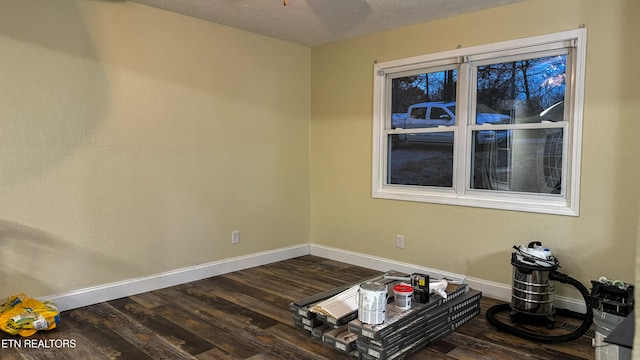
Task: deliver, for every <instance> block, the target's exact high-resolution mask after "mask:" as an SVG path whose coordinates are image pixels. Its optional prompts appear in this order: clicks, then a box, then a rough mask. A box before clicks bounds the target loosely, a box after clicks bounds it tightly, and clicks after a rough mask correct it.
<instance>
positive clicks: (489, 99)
mask: <svg viewBox="0 0 640 360" xmlns="http://www.w3.org/2000/svg"><path fill="white" fill-rule="evenodd" d="M566 65H567V56H566V55H558V56H550V57H540V58H534V59H526V60H518V61H509V62H503V63H497V64H489V65H482V66H478V82H477V96H476V114H477V115H476V122H477V123H479V124H480V123H485V122H500V123H505V122H506V123H511V124H522V123H539V122H541V121H543V120H547V121H562V120H563V118H564V114H563V111H562V110H564V108H563V107H562V108H555V110H554V111H548V112H547V117H546V118H543V117H542V116H541V113H543V111H544V110H545V109H549V108H552V107H553V106H554V105H556V104H558V103H563V102H564V100H565V77H566V68H567V66H566ZM558 110H561V111H558ZM489 114H492V115H491V116H490V115H489Z"/></svg>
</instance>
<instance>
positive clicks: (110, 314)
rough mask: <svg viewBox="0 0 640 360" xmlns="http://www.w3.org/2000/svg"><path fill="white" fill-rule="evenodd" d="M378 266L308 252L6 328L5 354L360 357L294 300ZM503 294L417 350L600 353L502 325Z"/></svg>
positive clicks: (467, 354) (495, 354)
mask: <svg viewBox="0 0 640 360" xmlns="http://www.w3.org/2000/svg"><path fill="white" fill-rule="evenodd" d="M390 270H392V269H390ZM378 273H379V272H377V271H374V270H370V269H365V268H361V267H357V266H353V265H350V264H345V263H341V262H336V261H332V260H327V259H322V258H319V257H315V256H303V257H299V258H295V259H290V260H286V261H281V262H277V263H273V264H269V265H264V266H259V267H255V268H252V269H247V270H242V271H237V272H233V273H229V274H226V275H221V276H216V277H212V278H208V279H205V280H200V281H195V282H192V283H188V284H184V285H180V286H175V287H171V288H167V289H162V290H157V291H153V292H149V293H144V294H141V295H136V296H131V297H127V298H122V299H118V300H113V301H109V302H107V303H101V304H97V305H93V306H87V307H84V308H79V309H75V310H70V311H66V312H63V313H62V314H61V322H60V324H59V327H58V328H57V329H54V330H51V331H44V332H38V333H37V334H35V335H33V336H32V337H29V338H26V339H22V338H20V337H12V336H9V335H7V334H3V335H2V336H1V337H2V340H1V343H0V345H1V347H0V358H1V359H38V360H40V359H135V360H141V359H154V360H155V359H220V360H226V359H251V360H262V359H296V360H297V359H309V360H311V359H329V360H340V359H355V357H352V356H349V355H347V354H342V353H340V352H338V351H337V350H334V349H332V348H329V347H328V346H326V345H325V344H323V343H321V342H320V341H317V340H313V339H311V338H310V336H309V333H308V332H306V331H304V330H301V329H297V328H295V327H294V326H293V320H292V316H291V313H290V310H289V308H288V304H289V303H291V302H292V301H295V300H299V299H303V298H305V297H308V296H311V295H314V294H317V293H320V292H323V291H326V290H329V289H332V288H334V287H336V286H339V285H344V284H349V283H354V282H356V281H358V280H360V279H363V278H366V277H370V276H373V275H376V274H378ZM498 303H500V302H499V301H496V300H493V299H490V298H486V297H484V298H483V299H482V302H481V306H482V313H481V315H480V316H477V317H476V318H474V319H473V320H471V321H470V322H468V323H466V324H464V325H463V326H462V327H460V328H459V329H458V330H456V332H455V333H453V334H450V335H448V336H446V337H445V338H443V339H442V340H439V341H437V342H435V343H433V344H431V345H430V346H429V347H427V348H426V349H424V350H423V351H421V352H419V353H417V354H415V355H414V356H412V357H411V359H415V360H423V359H474V360H477V359H491V360H497V359H532V360H543V359H544V360H549V359H568V360H571V359H594V358H595V351H594V349H593V347H592V346H591V338H592V337H593V333H592V332H591V333H587V334H585V335H583V336H582V337H581V338H580V339H578V340H575V341H573V342H570V343H562V344H553V345H545V344H539V343H534V342H531V341H528V340H524V339H521V338H517V337H514V336H511V335H509V334H507V333H504V332H501V331H497V330H496V329H495V328H493V327H492V326H491V325H490V324H488V322H487V320H486V319H485V316H484V313H485V311H486V309H488V308H489V307H491V306H493V305H495V304H498ZM505 316H506V315H505ZM572 321H573V319H567V320H566V322H565V320H563V319H558V320H556V329H554V331H555V332H562V331H565V332H568V330H564V329H563V327H566V328H567V329H571V328H572V326H575V322H572ZM557 324H562V325H561V326H559V325H557ZM564 325H567V326H564ZM544 331H547V330H546V329H544Z"/></svg>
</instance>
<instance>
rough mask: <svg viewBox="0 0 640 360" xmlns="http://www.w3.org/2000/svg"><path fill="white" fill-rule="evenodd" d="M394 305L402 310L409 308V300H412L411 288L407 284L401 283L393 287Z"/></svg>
mask: <svg viewBox="0 0 640 360" xmlns="http://www.w3.org/2000/svg"><path fill="white" fill-rule="evenodd" d="M393 295H394V296H393V299H394V304H395V305H396V306H397V307H398V308H400V309H403V310H406V309H410V308H411V299H412V298H413V287H411V285H409V284H405V283H401V284H397V285H395V286H394V287H393Z"/></svg>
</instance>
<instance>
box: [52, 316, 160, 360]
mask: <svg viewBox="0 0 640 360" xmlns="http://www.w3.org/2000/svg"><path fill="white" fill-rule="evenodd" d="M94 311H96V308H95V305H93V306H87V307H82V308H79V309H74V310H71V311H65V312H63V313H61V314H60V318H61V319H60V326H59V328H58V330H62V329H65V333H67V332H70V331H71V332H74V331H75V332H80V333H82V334H83V336H84V337H85V338H87V339H88V340H90V341H91V342H92V343H93V344H96V346H95V347H94V348H93V349H94V352H95V353H96V354H104V355H105V356H106V357H107V358H109V359H118V360H137V359H140V360H152V358H151V357H150V356H149V355H147V354H145V353H144V352H142V351H141V350H140V349H138V348H136V347H135V346H133V344H131V343H130V342H128V341H127V340H126V339H124V338H123V337H122V336H120V335H118V334H117V333H115V332H113V331H111V329H109V328H108V327H106V326H104V325H103V324H102V321H101V319H100V317H98V316H96V315H94Z"/></svg>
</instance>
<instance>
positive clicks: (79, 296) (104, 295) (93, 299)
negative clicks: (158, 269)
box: [42, 244, 309, 311]
mask: <svg viewBox="0 0 640 360" xmlns="http://www.w3.org/2000/svg"><path fill="white" fill-rule="evenodd" d="M308 254H309V245H308V244H304V245H297V246H290V247H286V248H281V249H276V250H272V251H265V252H260V253H255V254H250V255H246V256H239V257H234V258H230V259H224V260H220V261H214V262H210V263H206V264H200V265H195V266H190V267H187V268H182V269H177V270H172V271H167V272H163V273H159V274H153V275H150V276H144V277H140V278H135V279H129V280H124V281H118V282H114V283H110V284H105V285H99V286H93V287H89V288H85V289H80V290H75V291H72V292H68V293H65V294H58V295H52V296H47V297H44V298H43V299H42V300H47V301H52V302H53V303H55V304H56V305H57V306H58V310H60V311H66V310H71V309H76V308H79V307H83V306H87V305H93V304H97V303H100V302H104V301H110V300H114V299H119V298H122V297H126V296H131V295H136V294H140V293H143V292H148V291H154V290H158V289H162V288H166V287H170V286H175V285H180V284H184V283H188V282H191V281H196V280H201V279H205V278H208V277H212V276H217V275H222V274H226V273H230V272H233V271H239V270H244V269H248V268H252V267H255V266H260V265H266V264H270V263H273V262H277V261H282V260H287V259H291V258H294V257H298V256H303V255H308Z"/></svg>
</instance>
